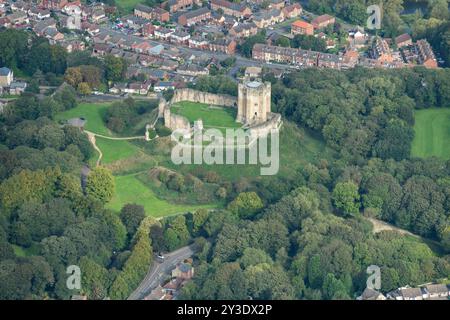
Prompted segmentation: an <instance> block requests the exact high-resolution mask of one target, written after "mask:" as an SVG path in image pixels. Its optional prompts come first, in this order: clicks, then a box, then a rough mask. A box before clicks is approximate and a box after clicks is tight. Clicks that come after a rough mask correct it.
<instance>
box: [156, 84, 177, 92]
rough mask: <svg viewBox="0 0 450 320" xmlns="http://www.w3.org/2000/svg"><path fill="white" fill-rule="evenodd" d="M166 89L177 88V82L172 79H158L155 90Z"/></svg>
mask: <svg viewBox="0 0 450 320" xmlns="http://www.w3.org/2000/svg"><path fill="white" fill-rule="evenodd" d="M166 90H175V84H174V83H173V82H171V81H158V82H157V83H156V84H155V86H154V87H153V91H155V92H162V91H166Z"/></svg>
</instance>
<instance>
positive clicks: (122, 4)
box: [116, 0, 145, 12]
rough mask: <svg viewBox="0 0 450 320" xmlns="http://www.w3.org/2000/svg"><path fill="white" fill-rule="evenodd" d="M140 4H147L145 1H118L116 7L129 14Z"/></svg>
mask: <svg viewBox="0 0 450 320" xmlns="http://www.w3.org/2000/svg"><path fill="white" fill-rule="evenodd" d="M139 3H142V4H145V3H144V1H143V0H116V5H117V6H118V7H119V8H120V9H123V10H125V11H127V12H131V11H133V9H134V7H135V6H136V5H137V4H139Z"/></svg>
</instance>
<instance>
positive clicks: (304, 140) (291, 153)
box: [160, 121, 332, 181]
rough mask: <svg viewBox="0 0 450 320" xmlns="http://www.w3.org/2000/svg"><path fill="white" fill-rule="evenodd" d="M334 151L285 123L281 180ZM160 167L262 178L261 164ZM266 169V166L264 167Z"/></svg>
mask: <svg viewBox="0 0 450 320" xmlns="http://www.w3.org/2000/svg"><path fill="white" fill-rule="evenodd" d="M331 157H332V151H331V150H330V149H329V148H326V146H325V143H324V142H323V141H322V140H321V139H320V138H319V137H314V136H312V135H311V134H310V133H308V132H306V131H305V130H304V129H302V128H298V127H297V126H296V125H295V124H293V123H291V122H289V121H284V124H283V126H282V128H281V130H280V139H279V159H280V160H279V172H278V173H277V176H279V177H285V178H288V177H292V175H294V174H295V173H296V171H297V170H298V169H299V168H301V167H303V166H304V165H306V164H307V163H310V162H313V163H314V162H316V161H317V160H319V159H330V158H331ZM160 164H161V165H163V166H165V167H168V168H170V169H172V170H175V171H178V172H182V173H188V172H190V173H195V171H196V169H198V168H199V167H202V168H203V169H204V170H207V171H214V172H216V173H217V174H219V175H220V176H221V177H222V179H223V180H226V181H237V180H239V179H240V178H256V177H260V176H261V170H260V169H261V167H262V166H261V165H259V164H257V165H250V164H245V165H242V164H240V165H230V164H223V165H207V164H200V165H198V164H189V165H185V164H183V165H174V164H173V163H172V162H171V160H170V158H166V159H165V160H162V161H161V163H160ZM264 167H267V166H264Z"/></svg>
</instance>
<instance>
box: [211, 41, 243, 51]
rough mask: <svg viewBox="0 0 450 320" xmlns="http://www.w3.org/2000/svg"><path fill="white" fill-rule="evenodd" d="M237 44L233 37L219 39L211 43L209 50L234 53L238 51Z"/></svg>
mask: <svg viewBox="0 0 450 320" xmlns="http://www.w3.org/2000/svg"><path fill="white" fill-rule="evenodd" d="M236 46H237V43H236V41H234V40H233V39H218V40H214V41H212V42H210V43H209V50H210V51H218V52H223V53H226V54H234V53H235V52H236Z"/></svg>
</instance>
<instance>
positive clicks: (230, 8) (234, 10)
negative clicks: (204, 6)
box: [211, 0, 252, 18]
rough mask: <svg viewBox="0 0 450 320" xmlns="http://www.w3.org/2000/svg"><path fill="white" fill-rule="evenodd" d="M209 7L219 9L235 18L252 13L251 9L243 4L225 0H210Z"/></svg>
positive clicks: (244, 16)
mask: <svg viewBox="0 0 450 320" xmlns="http://www.w3.org/2000/svg"><path fill="white" fill-rule="evenodd" d="M211 9H212V10H215V11H217V10H219V9H221V10H222V11H223V13H224V14H226V15H230V16H233V17H236V18H249V17H250V16H251V15H252V10H251V9H250V8H249V7H248V6H246V5H245V4H240V3H234V2H229V1H227V0H211Z"/></svg>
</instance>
